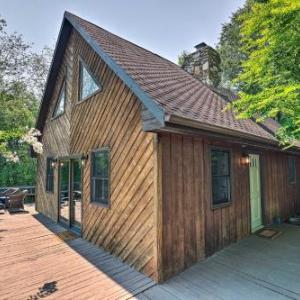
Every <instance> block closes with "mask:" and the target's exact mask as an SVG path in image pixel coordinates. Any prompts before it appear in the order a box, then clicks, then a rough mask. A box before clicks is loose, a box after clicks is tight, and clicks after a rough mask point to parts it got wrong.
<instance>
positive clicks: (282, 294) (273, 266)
mask: <svg viewBox="0 0 300 300" xmlns="http://www.w3.org/2000/svg"><path fill="white" fill-rule="evenodd" d="M278 228H279V229H280V230H281V231H282V235H281V236H279V237H277V238H276V239H274V240H269V239H264V238H259V237H257V236H255V235H253V236H251V237H249V238H247V239H244V240H242V241H240V242H239V243H237V244H233V245H231V246H229V247H227V248H226V249H224V250H222V251H220V252H218V253H216V254H215V255H213V256H212V257H210V258H209V259H207V260H205V261H204V262H201V263H198V264H196V265H195V266H193V267H191V268H190V269H188V270H187V271H185V272H183V273H181V274H179V275H177V276H175V277H173V278H172V279H170V280H169V281H167V282H166V283H164V284H162V285H156V286H154V287H151V288H150V289H148V290H146V291H144V292H143V293H141V294H140V295H138V296H136V297H135V299H140V300H145V299H159V300H163V299H167V300H178V299H188V300H193V299H226V300H227V299H228V300H234V299H236V300H241V299H243V300H245V299H249V300H250V299H251V300H253V299H255V300H260V299H264V300H265V299H272V300H274V299H300V226H292V225H282V226H280V227H278Z"/></svg>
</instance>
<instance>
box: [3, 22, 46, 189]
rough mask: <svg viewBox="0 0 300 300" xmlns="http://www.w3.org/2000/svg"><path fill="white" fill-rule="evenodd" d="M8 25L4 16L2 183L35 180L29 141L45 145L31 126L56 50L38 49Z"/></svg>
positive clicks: (38, 147)
mask: <svg viewBox="0 0 300 300" xmlns="http://www.w3.org/2000/svg"><path fill="white" fill-rule="evenodd" d="M6 27H7V24H6V21H5V20H4V19H1V18H0V120H1V122H0V185H15V184H33V183H34V180H35V164H36V162H35V159H32V158H30V157H29V146H28V145H33V146H34V148H35V150H36V151H41V150H42V146H41V144H40V143H39V142H38V140H37V138H38V135H39V133H38V132H37V131H35V130H32V129H31V130H29V129H30V128H31V127H33V126H34V124H35V120H36V116H37V111H38V106H39V100H40V98H41V95H42V92H43V86H44V84H45V80H46V74H47V71H48V67H49V63H50V56H51V54H52V51H51V50H50V49H49V48H44V49H43V52H42V53H41V54H37V53H34V52H33V51H32V45H31V44H30V43H27V42H25V41H24V40H23V37H22V35H20V34H17V33H12V34H9V33H7V32H6ZM28 131H29V132H28ZM26 132H28V134H26Z"/></svg>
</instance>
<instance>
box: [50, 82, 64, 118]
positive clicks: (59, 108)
mask: <svg viewBox="0 0 300 300" xmlns="http://www.w3.org/2000/svg"><path fill="white" fill-rule="evenodd" d="M65 103H66V83H65V81H64V82H63V84H62V86H61V89H60V92H59V97H58V99H57V103H56V106H55V109H54V112H53V118H55V117H58V116H60V115H62V114H63V113H64V112H65Z"/></svg>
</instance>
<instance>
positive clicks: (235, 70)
mask: <svg viewBox="0 0 300 300" xmlns="http://www.w3.org/2000/svg"><path fill="white" fill-rule="evenodd" d="M249 9H250V1H246V3H245V5H244V6H243V7H242V8H239V9H238V10H237V11H236V12H234V13H233V14H232V16H231V19H230V21H229V22H228V23H225V24H224V25H223V27H222V31H221V35H220V39H219V43H218V45H217V51H218V52H219V54H220V58H221V70H222V78H221V85H222V86H227V87H233V79H235V78H236V77H237V76H238V75H239V74H240V73H241V71H242V62H243V61H245V59H246V58H247V55H246V54H245V53H244V52H243V51H242V45H243V43H242V36H241V24H242V21H241V20H240V16H241V15H242V14H243V13H245V12H247V11H249Z"/></svg>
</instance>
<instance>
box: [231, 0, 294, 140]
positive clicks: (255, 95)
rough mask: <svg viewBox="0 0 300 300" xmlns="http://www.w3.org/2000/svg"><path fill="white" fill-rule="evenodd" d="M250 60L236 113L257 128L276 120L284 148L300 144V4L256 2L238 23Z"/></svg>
mask: <svg viewBox="0 0 300 300" xmlns="http://www.w3.org/2000/svg"><path fill="white" fill-rule="evenodd" d="M238 20H239V21H240V22H241V35H242V46H241V51H242V52H243V53H245V55H246V56H247V59H246V60H245V61H244V62H242V72H241V73H240V74H239V75H238V77H237V78H236V79H235V84H236V85H237V86H238V87H239V89H240V93H239V96H240V99H239V100H238V101H235V102H234V103H233V108H234V109H235V110H236V111H237V112H238V113H239V117H241V118H249V117H254V118H255V119H256V120H257V121H258V122H260V121H263V120H264V119H266V118H268V117H270V118H276V119H277V120H278V121H279V123H280V124H281V129H280V130H279V132H278V136H279V138H280V140H281V142H282V143H283V144H287V143H293V142H294V141H295V140H299V139H300V26H299V24H300V2H299V1H295V0H269V1H259V2H257V1H255V2H253V3H252V4H251V9H250V10H248V11H244V12H243V13H242V14H241V15H240V16H239V18H238Z"/></svg>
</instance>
